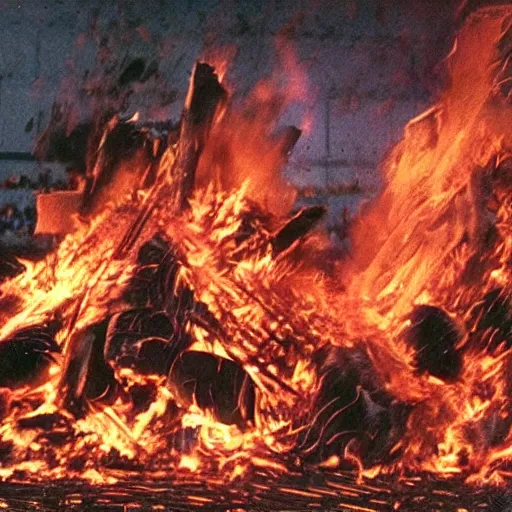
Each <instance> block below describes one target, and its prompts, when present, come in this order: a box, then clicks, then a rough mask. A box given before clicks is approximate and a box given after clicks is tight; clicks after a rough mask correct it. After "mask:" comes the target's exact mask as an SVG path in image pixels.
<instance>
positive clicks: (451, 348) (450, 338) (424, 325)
mask: <svg viewBox="0 0 512 512" xmlns="http://www.w3.org/2000/svg"><path fill="white" fill-rule="evenodd" d="M409 319H410V321H411V325H410V326H409V327H408V328H407V329H406V331H405V333H404V337H405V340H406V342H407V343H408V344H410V345H411V346H412V347H414V349H415V351H416V367H417V371H418V372H419V373H429V374H430V375H432V376H434V377H437V378H439V379H441V380H445V381H450V380H454V379H456V378H457V377H458V376H459V374H460V371H461V369H462V355H461V351H460V350H459V349H458V348H457V345H458V343H459V341H460V340H461V338H462V335H461V332H460V330H459V328H458V326H457V325H456V323H455V322H454V321H453V320H452V318H451V317H450V316H448V314H447V313H446V312H445V311H443V310H442V309H440V308H438V307H435V306H426V305H423V306H418V307H416V308H415V309H414V310H413V311H412V313H411V314H410V317H409Z"/></svg>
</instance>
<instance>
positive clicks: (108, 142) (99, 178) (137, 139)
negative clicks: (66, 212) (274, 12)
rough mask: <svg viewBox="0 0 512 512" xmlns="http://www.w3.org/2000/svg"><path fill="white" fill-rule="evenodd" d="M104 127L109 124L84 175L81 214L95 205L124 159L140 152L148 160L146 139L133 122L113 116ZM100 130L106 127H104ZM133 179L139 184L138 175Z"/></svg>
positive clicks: (148, 152) (149, 156) (148, 151)
mask: <svg viewBox="0 0 512 512" xmlns="http://www.w3.org/2000/svg"><path fill="white" fill-rule="evenodd" d="M109 125H112V126H111V127H110V126H109ZM107 126H109V127H108V128H107V130H106V132H105V134H104V138H103V140H101V141H100V143H99V148H98V150H97V159H96V162H95V165H94V167H93V169H92V171H91V173H90V175H88V176H87V180H86V186H85V190H84V195H83V200H82V207H81V213H82V214H87V213H89V212H90V211H92V210H94V208H95V207H96V206H98V201H99V199H100V197H101V194H102V192H103V191H104V190H105V189H106V187H108V186H109V185H110V184H111V183H112V182H113V181H114V180H115V178H116V172H117V171H118V170H119V168H120V164H121V163H122V162H123V161H126V160H129V159H131V158H133V157H134V155H135V153H136V152H137V151H142V153H143V154H144V157H145V160H146V162H147V165H149V162H150V159H151V153H150V148H149V144H148V141H147V139H146V137H144V135H143V134H142V133H141V132H140V130H138V129H137V127H136V126H135V125H134V124H133V123H129V122H128V123H126V122H122V121H118V120H116V119H115V118H113V119H111V120H110V121H108V122H107ZM101 129H102V130H105V128H104V127H103V126H102V127H101ZM120 157H121V158H120ZM134 181H136V183H137V184H138V185H140V183H139V181H140V177H139V176H137V177H136V178H135V179H134Z"/></svg>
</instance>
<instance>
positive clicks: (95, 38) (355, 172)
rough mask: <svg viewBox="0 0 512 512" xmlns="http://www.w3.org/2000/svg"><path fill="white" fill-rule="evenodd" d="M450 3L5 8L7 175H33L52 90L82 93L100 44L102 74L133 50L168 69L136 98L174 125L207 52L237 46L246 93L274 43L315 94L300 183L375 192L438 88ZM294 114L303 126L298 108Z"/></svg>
mask: <svg viewBox="0 0 512 512" xmlns="http://www.w3.org/2000/svg"><path fill="white" fill-rule="evenodd" d="M455 3H456V2H455V0H454V1H453V2H449V1H444V2H434V3H432V2H424V1H421V0H418V1H416V2H415V1H405V0H393V1H392V0H343V1H334V0H298V1H291V0H289V1H286V0H253V1H247V0H246V1H242V0H181V1H176V0H175V1H172V0H144V1H139V0H124V1H123V0H119V1H115V0H87V1H80V0H16V1H15V0H0V179H3V178H5V177H6V176H8V175H9V174H11V173H12V172H19V171H20V169H27V171H28V172H36V164H34V163H31V162H20V161H16V160H15V159H16V158H18V157H17V156H16V153H28V152H30V151H31V149H32V146H33V142H34V140H35V138H36V137H37V135H38V134H39V133H40V132H41V130H43V129H44V127H45V125H46V123H47V122H48V119H49V113H50V108H51V105H52V103H53V101H54V99H55V97H56V95H57V94H59V93H60V94H61V95H62V94H65V95H67V98H68V99H70V100H71V102H73V101H74V99H76V96H75V95H76V91H77V90H78V88H79V84H81V83H84V76H85V74H86V73H88V72H89V73H90V72H91V71H92V70H94V69H96V70H97V69H98V61H97V55H98V44H99V42H100V41H101V40H102V39H103V40H104V38H105V37H108V38H109V39H110V41H109V43H108V44H107V49H108V50H110V51H111V52H112V53H111V55H110V56H107V57H106V59H105V61H106V64H105V65H107V66H108V65H119V60H121V59H122V58H124V57H127V58H134V57H138V56H141V57H145V58H147V59H148V61H149V60H151V59H155V61H157V62H158V63H159V69H160V71H161V78H160V80H159V81H158V82H155V83H154V84H153V85H151V84H148V85H147V86H146V89H145V91H142V92H141V94H139V95H138V96H137V95H136V97H135V103H136V104H137V108H139V109H141V110H142V113H143V115H146V116H150V117H155V116H159V117H162V118H165V117H174V118H177V117H178V116H179V112H180V109H181V104H182V101H183V98H184V94H185V91H186V86H187V81H188V77H189V73H190V69H191V67H192V65H193V62H194V60H195V59H196V58H198V56H200V55H201V54H203V53H204V52H205V51H206V53H208V52H209V51H210V50H211V49H212V48H215V47H218V46H220V45H232V46H234V47H236V48H237V54H236V58H234V62H233V66H232V68H231V70H230V80H231V82H232V83H233V84H235V85H236V90H237V93H238V94H241V95H243V94H244V93H246V92H247V91H248V90H249V89H250V87H251V86H252V85H253V84H254V82H255V81H256V80H257V79H258V78H259V77H261V76H263V75H265V74H266V73H269V72H270V71H272V69H273V68H275V66H276V62H277V61H276V52H275V41H276V38H277V37H278V36H279V37H284V38H285V39H286V40H288V41H289V43H290V44H292V45H293V46H295V47H296V50H297V53H298V55H299V56H300V58H301V60H302V62H303V64H304V66H305V68H306V69H307V72H308V76H309V79H310V91H311V93H310V96H309V97H308V109H309V110H310V116H311V119H312V120H313V123H312V127H311V130H310V132H309V134H308V135H307V136H305V137H303V138H302V139H301V141H300V144H299V145H298V147H297V151H296V153H295V155H294V158H293V160H292V169H291V171H290V176H291V177H292V179H293V180H294V181H295V182H296V183H297V184H299V185H301V186H307V185H314V186H318V187H321V186H324V185H329V184H333V183H339V182H351V181H354V180H356V179H357V180H359V182H360V183H361V184H362V185H363V186H364V187H366V188H367V189H368V190H372V189H375V188H376V187H377V186H378V180H377V178H376V177H377V172H376V168H377V166H378V162H379V161H380V159H381V158H382V155H383V153H384V152H385V151H386V150H387V149H388V148H389V147H390V146H391V145H392V144H393V142H395V141H396V140H397V139H399V138H400V136H401V132H402V128H403V126H404V124H405V123H406V122H407V121H408V120H409V119H410V118H412V117H413V116H415V115H416V114H417V113H419V112H420V111H421V110H423V109H424V108H425V107H426V106H427V105H428V103H429V102H430V101H431V98H432V96H433V95H434V94H435V92H434V91H435V86H436V83H437V82H436V74H435V64H436V63H437V62H438V61H439V60H440V59H441V57H442V56H443V55H444V54H445V53H446V52H447V50H448V49H449V47H450V45H451V37H450V35H451V32H452V19H453V11H454V4H455ZM425 4H428V5H425ZM104 42H105V41H104ZM283 71H284V72H285V73H286V70H283ZM90 76H91V75H90V74H89V78H90ZM165 82H166V83H167V92H170V94H168V95H167V100H169V98H170V97H171V98H172V97H173V91H174V94H175V96H176V98H175V101H174V102H171V103H169V104H167V105H163V106H161V108H158V107H159V105H158V104H159V102H160V104H163V103H166V101H165V98H164V96H166V95H165V94H162V88H163V87H165V86H164V85H163V84H164V83H165ZM151 87H153V88H154V90H153V91H152V90H151ZM302 113H303V111H301V114H302ZM287 117H288V118H287V119H286V121H288V122H290V121H291V122H295V121H299V119H298V118H299V114H298V111H297V112H294V111H293V110H292V111H291V112H290V113H289V115H288V116H287Z"/></svg>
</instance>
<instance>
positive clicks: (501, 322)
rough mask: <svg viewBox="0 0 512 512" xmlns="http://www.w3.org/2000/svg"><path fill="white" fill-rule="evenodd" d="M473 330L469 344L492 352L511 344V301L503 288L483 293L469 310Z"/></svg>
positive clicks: (508, 346)
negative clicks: (480, 299)
mask: <svg viewBox="0 0 512 512" xmlns="http://www.w3.org/2000/svg"><path fill="white" fill-rule="evenodd" d="M471 316H472V319H473V331H474V334H473V335H472V336H471V345H472V346H475V345H476V344H478V346H477V348H481V349H485V350H487V351H488V352H489V353H494V352H496V350H497V349H498V347H500V346H501V347H503V348H507V349H508V348H510V347H511V346H512V301H511V298H510V296H508V295H507V293H506V291H505V290H504V289H503V288H496V289H495V290H492V291H490V292H489V293H487V294H486V295H485V297H484V298H483V300H482V301H481V302H479V303H478V304H476V305H475V307H474V308H473V309H472V311H471Z"/></svg>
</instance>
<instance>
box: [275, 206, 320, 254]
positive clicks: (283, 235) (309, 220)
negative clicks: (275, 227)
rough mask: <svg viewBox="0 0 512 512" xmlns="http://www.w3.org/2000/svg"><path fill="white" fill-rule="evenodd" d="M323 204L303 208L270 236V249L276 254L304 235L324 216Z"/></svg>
mask: <svg viewBox="0 0 512 512" xmlns="http://www.w3.org/2000/svg"><path fill="white" fill-rule="evenodd" d="M326 211H327V210H326V209H325V208H324V207H323V206H311V207H308V208H303V209H302V210H301V211H300V212H299V213H297V215H295V216H294V217H293V218H292V219H290V220H289V221H288V222H287V223H286V224H285V225H284V226H283V227H282V228H281V229H280V230H279V231H278V232H277V233H275V235H274V236H273V237H272V241H271V243H272V249H273V252H274V255H277V254H279V253H281V252H283V251H285V250H286V249H288V248H289V247H290V246H291V245H292V244H293V243H294V242H296V241H297V240H300V239H301V238H303V237H305V236H306V235H307V234H308V233H309V232H310V231H311V230H312V229H313V228H314V227H315V226H316V224H317V223H318V222H319V221H320V220H321V219H322V218H323V217H324V215H325V213H326Z"/></svg>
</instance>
